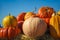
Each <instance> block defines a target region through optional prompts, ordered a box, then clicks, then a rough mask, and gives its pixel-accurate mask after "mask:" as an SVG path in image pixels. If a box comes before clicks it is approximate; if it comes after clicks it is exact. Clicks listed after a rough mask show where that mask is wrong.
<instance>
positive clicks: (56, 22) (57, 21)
mask: <svg viewBox="0 0 60 40" xmlns="http://www.w3.org/2000/svg"><path fill="white" fill-rule="evenodd" d="M50 33H51V35H52V36H53V37H54V38H60V16H59V15H57V14H53V16H52V17H51V19H50Z"/></svg>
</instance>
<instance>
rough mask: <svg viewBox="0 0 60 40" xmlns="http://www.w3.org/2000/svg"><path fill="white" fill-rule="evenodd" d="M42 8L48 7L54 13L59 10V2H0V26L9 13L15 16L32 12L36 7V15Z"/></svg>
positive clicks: (36, 0)
mask: <svg viewBox="0 0 60 40" xmlns="http://www.w3.org/2000/svg"><path fill="white" fill-rule="evenodd" d="M42 6H49V7H52V8H54V10H55V11H58V10H60V0H0V24H2V23H1V22H2V19H3V18H4V17H5V16H7V15H8V14H9V13H11V15H14V16H17V15H18V14H19V13H21V12H32V11H33V10H34V8H35V7H36V8H37V9H36V13H37V12H38V9H39V8H40V7H42Z"/></svg>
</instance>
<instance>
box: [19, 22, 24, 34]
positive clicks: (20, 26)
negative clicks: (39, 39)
mask: <svg viewBox="0 0 60 40" xmlns="http://www.w3.org/2000/svg"><path fill="white" fill-rule="evenodd" d="M23 22H24V21H19V22H18V28H19V29H20V30H21V32H22V33H23V31H22V25H23Z"/></svg>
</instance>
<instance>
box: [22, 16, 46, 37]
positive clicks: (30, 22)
mask: <svg viewBox="0 0 60 40" xmlns="http://www.w3.org/2000/svg"><path fill="white" fill-rule="evenodd" d="M22 29H23V33H24V34H25V35H27V36H28V37H32V38H34V37H38V36H42V35H43V34H44V33H45V32H46V29H47V24H46V23H45V22H44V21H43V20H42V19H40V18H38V17H30V18H28V19H26V20H25V21H24V23H23V28H22Z"/></svg>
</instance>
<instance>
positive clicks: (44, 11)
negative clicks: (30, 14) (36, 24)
mask: <svg viewBox="0 0 60 40" xmlns="http://www.w3.org/2000/svg"><path fill="white" fill-rule="evenodd" d="M53 13H54V9H53V8H51V7H41V8H40V9H39V10H38V16H39V17H40V18H46V17H48V18H50V17H51V15H52V14H53Z"/></svg>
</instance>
